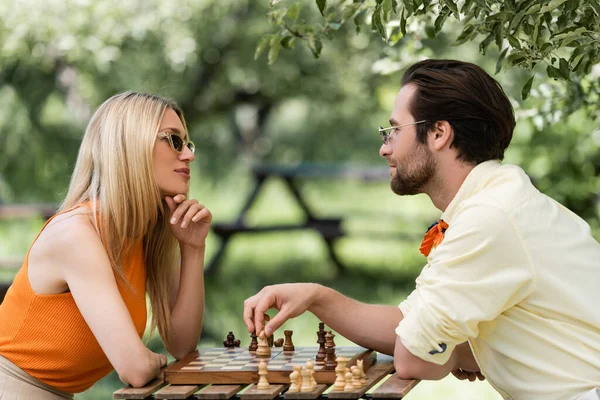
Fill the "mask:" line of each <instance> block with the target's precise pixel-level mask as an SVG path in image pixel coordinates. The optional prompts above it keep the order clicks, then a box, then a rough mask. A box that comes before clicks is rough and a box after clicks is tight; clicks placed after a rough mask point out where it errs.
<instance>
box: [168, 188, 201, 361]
mask: <svg viewBox="0 0 600 400" xmlns="http://www.w3.org/2000/svg"><path fill="white" fill-rule="evenodd" d="M165 202H166V203H167V206H168V207H169V211H170V218H171V219H170V223H171V224H170V226H171V232H172V233H173V236H174V237H175V238H176V239H177V240H178V241H179V248H180V250H181V267H180V270H179V274H176V276H175V280H174V283H173V289H172V294H173V298H172V301H171V304H172V307H171V330H170V337H169V338H168V339H167V340H165V348H166V349H167V351H168V352H169V353H171V355H173V357H175V358H177V359H182V358H183V357H185V356H186V355H187V354H189V353H190V352H192V351H193V350H194V349H195V348H196V346H197V345H198V341H199V340H200V332H201V330H202V322H203V316H204V252H205V248H206V236H207V235H208V230H209V228H210V222H211V220H212V215H211V213H210V211H209V210H208V209H207V208H205V207H204V206H203V205H202V204H199V203H198V201H197V200H193V199H192V200H187V199H186V196H185V195H183V194H179V195H177V196H175V197H169V196H167V197H165ZM163 339H164V338H163Z"/></svg>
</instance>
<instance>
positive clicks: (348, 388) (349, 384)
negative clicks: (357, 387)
mask: <svg viewBox="0 0 600 400" xmlns="http://www.w3.org/2000/svg"><path fill="white" fill-rule="evenodd" d="M344 376H345V378H346V386H344V392H353V391H354V385H353V384H352V372H350V370H348V368H346V374H345V375H344Z"/></svg>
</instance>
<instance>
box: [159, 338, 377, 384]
mask: <svg viewBox="0 0 600 400" xmlns="http://www.w3.org/2000/svg"><path fill="white" fill-rule="evenodd" d="M318 350H319V349H318V347H296V348H295V350H294V351H283V350H282V349H281V348H271V356H270V357H269V358H259V357H256V355H255V353H254V352H250V351H248V349H247V348H240V347H235V348H229V349H228V348H210V349H203V348H200V349H199V350H196V352H194V353H192V354H190V355H189V356H188V357H186V358H184V359H183V360H180V361H178V362H176V363H174V364H173V365H171V366H170V367H168V368H167V369H166V370H165V371H164V379H165V382H167V383H170V384H182V385H197V384H211V383H212V384H248V383H256V382H258V378H259V376H258V364H259V362H260V361H261V360H265V361H266V362H267V373H268V374H267V380H268V381H269V382H270V383H284V384H289V382H290V373H292V372H293V367H294V365H304V364H305V363H306V361H307V360H309V359H310V360H312V361H313V363H315V365H314V370H315V374H314V377H315V380H316V381H317V382H318V383H330V384H331V383H334V382H335V379H336V375H335V371H334V370H326V369H325V368H324V365H320V364H317V363H316V362H315V356H316V355H317V352H318ZM335 353H336V357H337V356H340V355H341V356H344V357H345V358H346V359H347V360H348V361H347V363H346V365H347V366H348V367H350V366H351V365H355V364H356V360H359V359H362V360H363V363H364V370H365V372H366V371H367V370H368V368H369V367H371V365H373V363H374V362H375V360H376V357H377V353H376V352H374V351H373V350H368V349H365V348H363V347H358V346H352V347H350V346H348V347H344V346H341V347H336V349H335Z"/></svg>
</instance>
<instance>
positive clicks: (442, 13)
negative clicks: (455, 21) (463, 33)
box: [433, 7, 450, 36]
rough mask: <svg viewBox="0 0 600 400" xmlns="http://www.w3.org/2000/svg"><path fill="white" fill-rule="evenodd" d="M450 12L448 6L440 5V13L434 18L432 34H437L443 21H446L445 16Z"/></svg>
mask: <svg viewBox="0 0 600 400" xmlns="http://www.w3.org/2000/svg"><path fill="white" fill-rule="evenodd" d="M449 14H450V9H449V8H448V7H442V10H441V11H440V14H439V15H438V16H437V18H436V19H435V23H434V24H433V32H434V35H435V36H437V35H438V33H440V31H441V30H442V27H443V26H444V23H445V22H446V18H448V15H449Z"/></svg>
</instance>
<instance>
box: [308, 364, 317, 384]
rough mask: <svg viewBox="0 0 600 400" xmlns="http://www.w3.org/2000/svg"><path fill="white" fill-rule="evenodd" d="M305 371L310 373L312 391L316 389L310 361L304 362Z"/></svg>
mask: <svg viewBox="0 0 600 400" xmlns="http://www.w3.org/2000/svg"><path fill="white" fill-rule="evenodd" d="M306 369H307V370H308V371H309V372H310V386H311V387H312V388H313V389H314V388H316V387H317V381H316V380H315V364H313V362H312V361H311V360H307V361H306Z"/></svg>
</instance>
